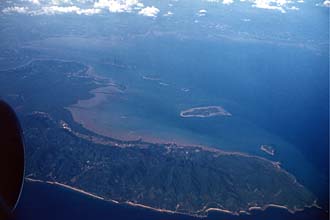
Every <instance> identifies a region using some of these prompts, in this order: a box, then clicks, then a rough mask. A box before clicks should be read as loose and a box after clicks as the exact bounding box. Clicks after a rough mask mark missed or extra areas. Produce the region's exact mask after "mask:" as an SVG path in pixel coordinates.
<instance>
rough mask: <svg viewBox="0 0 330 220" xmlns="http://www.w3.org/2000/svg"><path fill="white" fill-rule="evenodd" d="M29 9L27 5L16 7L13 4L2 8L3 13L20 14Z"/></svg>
mask: <svg viewBox="0 0 330 220" xmlns="http://www.w3.org/2000/svg"><path fill="white" fill-rule="evenodd" d="M28 10H29V8H28V7H18V6H13V7H8V8H4V9H3V10H2V12H3V13H20V14H25V13H27V12H28Z"/></svg>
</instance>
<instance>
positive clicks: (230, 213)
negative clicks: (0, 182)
mask: <svg viewBox="0 0 330 220" xmlns="http://www.w3.org/2000/svg"><path fill="white" fill-rule="evenodd" d="M25 180H26V181H29V182H38V183H43V184H49V185H55V186H59V187H63V188H65V189H68V190H71V191H74V192H77V193H81V194H83V195H86V196H89V197H91V198H94V199H98V200H102V201H105V202H110V203H113V204H121V205H128V206H132V207H138V208H143V209H148V210H152V211H156V212H161V213H169V214H181V215H186V216H192V217H197V218H200V219H203V218H205V217H207V216H208V215H209V212H218V213H223V214H229V215H233V216H238V217H239V216H241V215H252V214H253V213H252V212H253V211H266V210H267V209H269V208H277V209H283V210H285V211H287V212H288V213H290V214H295V213H297V212H303V211H304V210H305V209H307V208H313V207H315V208H317V209H322V208H321V207H320V206H318V205H317V204H316V201H315V203H314V204H312V205H309V206H305V207H304V208H301V209H289V208H288V207H286V206H281V205H276V204H267V205H264V206H262V207H259V206H252V207H249V208H248V209H247V210H240V211H238V212H233V211H230V210H226V209H220V208H208V209H206V210H204V213H205V214H194V213H185V212H180V211H173V210H167V209H159V208H154V207H151V206H147V205H143V204H140V203H134V202H130V201H126V202H119V201H116V200H112V199H108V198H104V197H101V196H98V195H96V194H93V193H90V192H87V191H85V190H82V189H79V188H76V187H73V186H70V185H67V184H63V183H60V182H56V181H45V180H39V179H33V178H29V177H25Z"/></svg>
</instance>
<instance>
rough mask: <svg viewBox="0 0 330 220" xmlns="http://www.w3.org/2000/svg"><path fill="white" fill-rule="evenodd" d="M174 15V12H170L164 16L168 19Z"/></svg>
mask: <svg viewBox="0 0 330 220" xmlns="http://www.w3.org/2000/svg"><path fill="white" fill-rule="evenodd" d="M172 15H173V12H171V11H168V12H167V13H166V14H164V16H165V17H166V16H167V17H168V16H172Z"/></svg>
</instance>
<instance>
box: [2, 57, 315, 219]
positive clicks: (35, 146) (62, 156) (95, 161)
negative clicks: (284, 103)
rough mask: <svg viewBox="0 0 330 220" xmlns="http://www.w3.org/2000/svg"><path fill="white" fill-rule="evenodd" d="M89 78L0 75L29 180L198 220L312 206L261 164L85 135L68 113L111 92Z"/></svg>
mask: <svg viewBox="0 0 330 220" xmlns="http://www.w3.org/2000/svg"><path fill="white" fill-rule="evenodd" d="M89 72H90V68H88V67H87V66H85V65H83V64H80V63H76V62H64V61H58V60H57V61H54V60H38V61H34V62H30V63H28V64H27V65H25V66H22V67H19V68H16V69H12V70H6V71H0V82H1V85H3V86H2V87H1V88H0V92H1V94H5V95H4V96H3V97H4V98H5V99H6V100H7V101H9V102H10V103H11V104H12V105H13V106H14V107H15V109H16V110H17V112H18V113H19V117H20V119H21V121H22V127H23V131H24V136H25V142H26V158H27V163H26V173H27V175H28V177H30V178H33V179H39V180H42V181H49V182H56V183H59V184H64V185H66V186H69V187H73V188H75V189H79V190H81V191H84V192H88V193H90V194H92V195H95V196H98V197H100V198H103V199H105V200H115V201H117V202H119V203H127V204H131V205H139V206H143V207H149V208H153V209H155V210H166V211H169V212H180V213H184V214H189V215H198V216H202V215H207V213H208V212H209V211H212V210H222V211H226V212H230V213H234V214H237V213H240V212H242V211H245V212H249V210H250V209H251V208H252V209H253V207H261V208H264V207H267V206H269V205H271V204H275V205H278V206H282V207H286V208H287V209H289V210H290V211H296V210H300V209H303V208H304V207H306V206H311V205H314V204H315V200H316V198H315V196H314V195H313V194H312V193H311V192H310V191H308V190H307V189H306V188H305V187H304V186H302V185H301V184H299V183H298V182H297V180H296V179H295V177H294V176H292V175H291V174H289V173H288V172H286V171H285V170H284V169H282V168H281V167H280V166H279V165H278V163H275V162H272V161H270V160H267V159H264V158H261V157H256V156H251V155H246V154H242V153H235V152H224V151H221V150H217V149H213V148H207V147H201V146H189V145H188V146H185V145H178V144H175V143H149V142H144V141H142V140H137V141H123V140H118V139H113V138H109V137H103V136H100V135H97V134H94V133H91V132H90V131H87V130H85V129H84V128H83V127H81V126H80V125H78V124H76V123H75V122H74V120H73V119H72V116H71V115H70V113H69V111H68V110H66V107H67V106H71V105H73V104H74V103H76V102H77V101H78V100H82V99H87V98H91V97H92V96H93V95H92V94H90V93H89V91H92V90H93V91H95V89H97V88H99V87H106V86H110V87H111V89H117V88H116V86H114V85H109V81H108V80H104V79H102V78H95V77H94V76H91V75H90V73H89ZM50 83H51V84H50ZM50 86H51V87H52V88H53V89H49V87H50ZM110 87H109V88H110ZM111 89H110V90H111ZM101 98H102V97H101ZM91 104H93V103H91ZM191 111H192V112H194V114H192V115H199V114H202V115H203V116H204V117H205V115H212V114H225V115H228V114H230V113H228V112H226V111H225V110H224V109H223V108H222V107H220V106H211V108H210V106H209V107H199V108H195V109H193V110H191ZM204 111H206V113H205V112H204ZM203 112H204V113H203ZM219 112H222V113H219ZM184 115H191V112H190V113H189V111H188V113H185V114H184ZM188 117H189V116H188ZM196 117H198V116H196ZM206 117H207V116H206Z"/></svg>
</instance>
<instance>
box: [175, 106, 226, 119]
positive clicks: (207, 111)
mask: <svg viewBox="0 0 330 220" xmlns="http://www.w3.org/2000/svg"><path fill="white" fill-rule="evenodd" d="M217 115H221V116H231V114H230V113H229V112H227V111H226V110H225V109H224V108H223V107H221V106H204V107H195V108H190V109H187V110H184V111H181V113H180V116H181V117H184V118H188V117H197V118H207V117H212V116H217Z"/></svg>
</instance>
